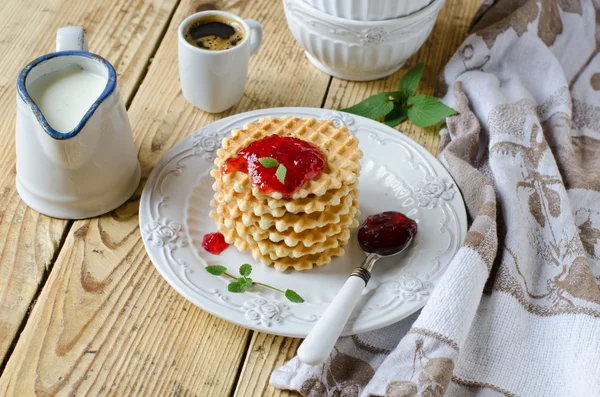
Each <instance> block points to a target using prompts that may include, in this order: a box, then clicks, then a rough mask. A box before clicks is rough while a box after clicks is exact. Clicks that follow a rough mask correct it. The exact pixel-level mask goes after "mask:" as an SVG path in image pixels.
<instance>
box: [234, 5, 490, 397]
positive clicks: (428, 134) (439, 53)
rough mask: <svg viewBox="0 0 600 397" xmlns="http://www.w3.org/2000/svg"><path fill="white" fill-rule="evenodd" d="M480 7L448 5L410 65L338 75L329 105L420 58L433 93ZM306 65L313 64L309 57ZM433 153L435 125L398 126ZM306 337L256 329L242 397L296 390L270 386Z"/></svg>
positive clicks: (388, 82)
mask: <svg viewBox="0 0 600 397" xmlns="http://www.w3.org/2000/svg"><path fill="white" fill-rule="evenodd" d="M478 7H479V2H478V1H477V0H453V1H448V2H446V4H445V5H444V8H443V9H442V11H441V13H440V16H439V18H438V21H437V23H436V26H435V27H434V29H433V32H432V34H431V36H430V37H429V39H428V40H427V42H426V43H425V44H424V45H423V47H422V48H421V49H420V50H419V52H418V53H417V54H415V55H414V56H413V57H411V58H410V59H409V60H408V61H407V63H406V66H405V67H404V68H403V69H402V70H400V71H399V72H397V73H395V74H394V75H392V76H390V77H388V78H386V79H382V80H377V81H371V82H363V83H358V82H350V81H344V80H340V79H333V80H332V82H331V86H330V89H329V93H328V95H327V99H326V101H325V107H326V108H332V109H340V108H345V107H348V106H351V105H353V104H355V103H357V102H360V101H361V100H363V99H364V98H366V97H368V96H369V95H372V94H375V93H378V92H382V91H390V90H394V89H396V87H397V85H398V81H399V79H400V77H401V76H402V75H404V73H406V71H407V70H408V69H409V68H410V67H412V66H414V65H416V64H417V63H419V62H424V63H425V72H424V73H423V79H422V82H421V85H420V89H419V93H423V94H429V95H431V94H433V91H434V88H435V84H436V81H437V77H438V75H439V73H440V72H441V70H442V68H443V67H444V65H445V64H446V63H447V62H448V60H449V59H450V57H451V56H452V54H453V53H454V52H455V51H456V48H457V47H458V45H459V44H460V43H461V42H462V41H463V40H464V38H465V36H466V31H467V28H468V26H469V23H470V21H471V19H472V18H473V16H474V15H475V11H476V10H477V8H478ZM302 62H304V64H305V67H307V68H309V67H311V66H310V64H309V63H308V61H307V60H303V61H302ZM397 129H399V130H400V131H402V132H403V133H404V134H406V135H407V136H409V137H410V138H412V139H414V140H415V141H417V142H418V143H420V144H421V145H423V146H424V147H425V148H426V149H428V150H429V151H430V152H432V153H434V154H435V153H437V146H438V142H439V136H438V134H437V131H436V130H435V128H434V127H431V128H420V127H416V126H414V125H412V124H410V123H408V122H405V123H403V124H401V125H400V126H398V127H397ZM299 343H300V340H298V339H291V338H282V337H278V336H273V335H266V334H261V333H254V335H253V336H252V339H251V342H250V346H249V349H248V355H247V356H246V360H245V362H244V367H243V368H242V372H241V375H240V380H239V382H238V386H237V388H236V393H235V396H236V397H246V396H247V397H251V396H256V395H259V394H257V391H261V392H262V393H264V394H260V395H265V396H292V395H294V396H295V395H298V393H295V392H289V391H280V390H276V389H274V388H273V387H271V386H269V377H270V375H271V372H272V371H273V370H274V369H275V368H277V367H279V366H281V365H282V364H283V363H284V362H285V361H287V360H288V359H289V358H291V357H293V356H294V355H295V352H296V349H297V347H298V345H299Z"/></svg>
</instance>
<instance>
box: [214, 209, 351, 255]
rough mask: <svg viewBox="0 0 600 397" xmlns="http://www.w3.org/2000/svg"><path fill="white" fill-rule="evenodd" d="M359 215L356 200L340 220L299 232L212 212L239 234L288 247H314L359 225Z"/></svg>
mask: <svg viewBox="0 0 600 397" xmlns="http://www.w3.org/2000/svg"><path fill="white" fill-rule="evenodd" d="M213 203H214V202H213ZM217 208H218V207H217ZM358 215H359V211H358V201H356V200H354V201H353V203H352V206H351V207H350V208H349V211H348V213H346V214H344V215H341V216H340V221H339V222H334V223H329V224H326V225H324V226H321V227H316V228H313V229H306V230H303V231H302V232H299V233H297V232H293V231H288V230H286V231H284V232H280V231H279V230H277V229H276V228H275V227H271V228H269V229H261V228H260V227H258V226H256V225H255V224H252V225H249V226H248V225H245V224H244V223H243V222H241V220H240V219H239V218H237V219H236V218H233V219H232V218H231V217H229V215H228V214H227V213H226V212H223V211H219V209H216V210H214V211H212V212H211V214H210V216H211V218H213V219H214V220H215V222H218V223H222V224H223V225H224V226H225V227H227V228H229V229H235V230H236V232H237V233H238V235H241V236H249V237H251V238H252V240H254V241H256V242H260V241H262V240H270V241H272V242H273V243H279V242H282V241H283V242H284V243H285V245H287V246H288V247H295V246H296V245H298V244H302V245H304V246H305V247H312V246H313V245H314V244H316V243H322V242H324V241H325V240H327V239H328V238H329V237H331V236H335V235H336V234H338V233H340V232H341V231H342V230H343V229H349V228H353V227H356V226H358V221H357V220H356V217H357V216H358Z"/></svg>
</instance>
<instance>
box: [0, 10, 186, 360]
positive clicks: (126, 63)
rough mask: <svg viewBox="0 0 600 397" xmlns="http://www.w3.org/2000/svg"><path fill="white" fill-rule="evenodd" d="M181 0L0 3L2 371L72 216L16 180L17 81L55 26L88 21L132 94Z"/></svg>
mask: <svg viewBox="0 0 600 397" xmlns="http://www.w3.org/2000/svg"><path fill="white" fill-rule="evenodd" d="M176 3H177V0H131V1H129V0H113V1H103V0H89V1H75V0H71V1H68V0H53V1H44V2H42V1H22V0H3V1H2V2H1V4H0V26H1V27H2V28H1V34H0V54H2V59H1V61H0V109H3V111H2V116H0V371H1V368H2V363H3V362H5V360H6V357H5V356H6V354H7V352H9V351H10V349H11V343H13V340H14V339H15V338H16V337H17V334H18V332H19V331H20V327H21V324H22V323H23V321H24V320H25V317H26V313H27V311H28V309H29V307H30V305H31V303H32V300H33V299H34V297H35V296H36V294H37V292H38V291H39V288H40V287H41V284H42V283H43V282H44V281H45V275H47V273H48V272H49V271H50V268H51V266H52V262H53V258H54V257H55V256H56V253H57V249H58V248H59V247H60V245H61V244H62V242H63V240H64V238H63V233H64V231H65V228H66V227H67V225H68V223H67V222H66V221H64V220H57V219H51V218H48V217H46V216H42V215H39V214H38V213H36V212H35V211H33V210H31V209H29V208H28V207H27V206H26V205H25V204H24V203H23V202H22V201H21V200H20V198H19V196H18V194H17V191H16V188H15V145H14V130H15V112H16V110H15V95H16V94H15V82H16V78H17V74H18V73H19V71H20V69H21V68H22V67H23V66H25V65H26V64H27V63H28V62H29V61H31V60H33V59H34V58H36V57H37V56H39V55H42V54H44V53H47V52H51V51H54V45H55V44H54V42H55V33H56V30H57V29H58V28H59V27H61V26H63V25H82V26H84V27H86V29H87V32H88V37H89V41H90V49H92V50H93V51H94V52H97V53H98V54H101V55H103V56H104V57H105V58H107V59H108V60H109V61H110V62H112V63H113V64H114V65H115V68H116V70H117V73H118V75H119V84H120V85H121V93H122V95H123V98H124V100H125V101H126V102H127V101H129V100H130V99H131V98H132V97H133V95H132V94H133V92H134V91H135V89H136V86H137V85H138V82H139V80H140V78H141V76H142V75H143V74H144V72H145V68H146V64H147V62H148V59H149V57H150V56H151V55H152V54H153V52H154V51H155V48H156V45H157V43H158V41H159V40H160V38H161V37H162V32H163V30H164V29H165V27H166V24H167V21H168V20H169V16H170V15H171V13H172V11H173V10H174V8H175V5H176Z"/></svg>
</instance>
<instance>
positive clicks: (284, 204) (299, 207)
mask: <svg viewBox="0 0 600 397" xmlns="http://www.w3.org/2000/svg"><path fill="white" fill-rule="evenodd" d="M210 174H211V176H212V177H213V178H215V183H214V184H213V190H215V191H216V192H217V193H216V194H215V199H216V200H217V201H219V202H223V201H225V202H232V201H235V202H236V204H237V206H238V208H239V209H240V211H243V212H252V213H254V215H256V216H262V215H264V214H270V215H271V216H274V217H281V216H283V215H284V214H287V213H292V214H297V213H299V212H303V213H306V214H312V213H313V212H319V211H323V210H325V207H326V206H327V205H337V204H339V203H340V201H341V199H342V197H343V196H346V195H348V194H350V192H351V191H352V190H354V189H356V188H357V187H358V182H354V183H352V184H350V185H346V184H344V185H342V187H341V188H339V189H329V190H328V191H326V192H325V194H323V195H320V196H316V195H314V194H310V195H308V196H306V197H303V198H300V199H296V200H287V199H275V198H272V197H269V196H266V197H263V198H262V199H261V200H259V199H256V198H255V197H254V196H253V195H252V192H251V191H247V192H245V193H238V192H236V191H235V190H233V189H229V190H228V191H227V190H226V191H223V190H221V189H219V188H218V186H222V181H221V173H220V172H219V169H218V168H213V169H212V170H211V172H210Z"/></svg>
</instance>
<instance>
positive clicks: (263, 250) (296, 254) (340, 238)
mask: <svg viewBox="0 0 600 397" xmlns="http://www.w3.org/2000/svg"><path fill="white" fill-rule="evenodd" d="M210 216H211V218H213V219H214V220H215V222H216V223H217V224H218V225H222V228H220V229H219V231H220V232H221V233H223V236H224V237H225V241H226V242H227V243H228V244H236V242H237V241H238V240H239V241H245V242H246V243H247V244H248V246H250V247H252V248H253V249H257V250H258V253H259V254H260V255H261V256H268V257H269V258H270V259H271V260H274V261H276V260H278V259H281V258H286V257H290V258H302V257H303V256H305V255H310V254H318V253H321V252H323V251H325V250H328V249H331V248H336V247H338V246H340V244H341V245H342V246H343V245H345V244H346V243H347V242H348V239H349V238H350V230H349V229H348V228H342V230H341V231H340V232H339V233H337V234H335V235H333V236H331V237H330V238H327V239H326V240H325V241H323V242H320V243H314V244H312V245H311V246H309V247H307V246H305V245H304V244H296V245H295V246H293V247H290V246H288V245H287V244H285V242H283V241H280V242H278V243H275V242H273V241H271V240H268V239H265V240H258V241H256V240H254V239H253V238H252V237H251V236H250V235H245V236H243V235H240V233H238V230H237V228H235V227H233V228H229V227H227V226H226V225H225V222H224V219H223V217H222V216H221V215H219V214H217V213H216V212H215V211H212V212H211V214H210Z"/></svg>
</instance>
